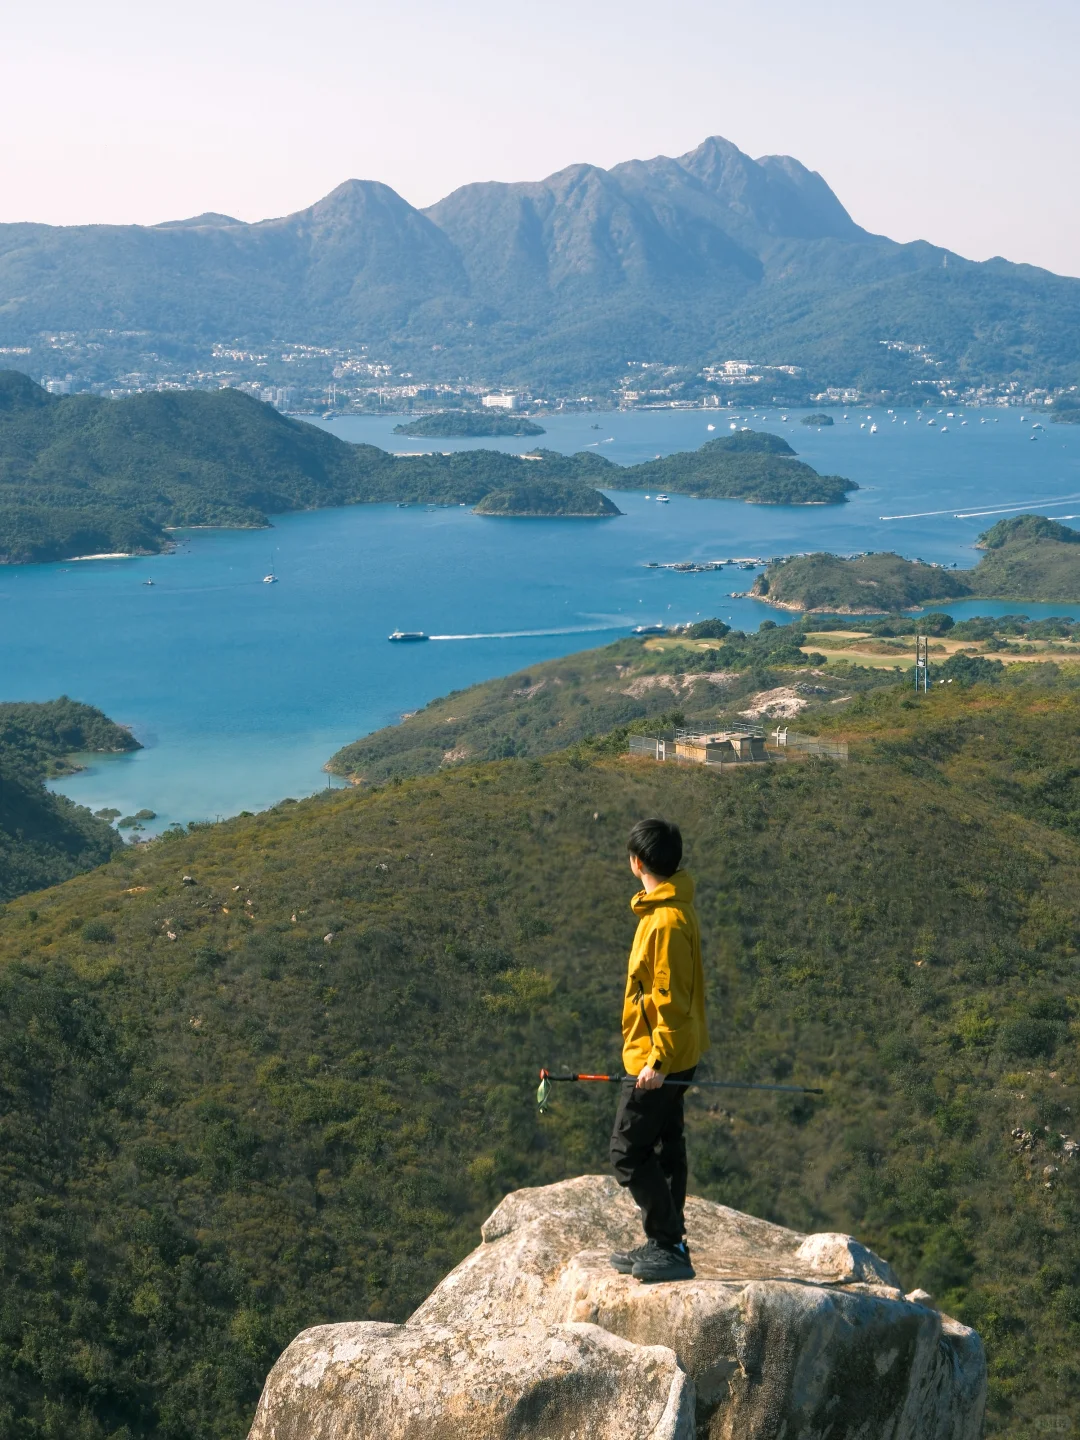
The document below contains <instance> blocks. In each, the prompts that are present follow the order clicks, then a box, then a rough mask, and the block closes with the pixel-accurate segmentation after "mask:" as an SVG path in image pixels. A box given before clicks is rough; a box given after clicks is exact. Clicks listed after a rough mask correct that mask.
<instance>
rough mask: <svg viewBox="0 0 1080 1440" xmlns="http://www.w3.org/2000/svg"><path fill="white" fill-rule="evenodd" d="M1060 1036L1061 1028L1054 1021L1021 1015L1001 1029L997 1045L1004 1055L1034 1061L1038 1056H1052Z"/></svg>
mask: <svg viewBox="0 0 1080 1440" xmlns="http://www.w3.org/2000/svg"><path fill="white" fill-rule="evenodd" d="M1060 1036H1061V1027H1060V1026H1059V1025H1058V1024H1057V1023H1056V1022H1055V1021H1053V1020H1042V1019H1039V1018H1038V1017H1037V1016H1035V1015H1022V1016H1020V1017H1019V1018H1018V1019H1016V1020H1009V1021H1007V1022H1006V1024H1004V1025H1003V1026H1002V1027H1001V1038H1000V1041H999V1043H1000V1045H1001V1050H1002V1053H1003V1054H1005V1055H1016V1056H1018V1057H1023V1058H1024V1059H1034V1058H1035V1057H1036V1056H1039V1055H1043V1056H1045V1055H1052V1054H1053V1053H1054V1051H1055V1049H1056V1048H1057V1043H1058V1040H1059V1039H1060Z"/></svg>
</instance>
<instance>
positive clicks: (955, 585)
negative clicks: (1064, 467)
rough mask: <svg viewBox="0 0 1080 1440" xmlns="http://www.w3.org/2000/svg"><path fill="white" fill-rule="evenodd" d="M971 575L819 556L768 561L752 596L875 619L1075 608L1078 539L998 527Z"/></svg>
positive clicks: (982, 545) (1054, 531) (1031, 527)
mask: <svg viewBox="0 0 1080 1440" xmlns="http://www.w3.org/2000/svg"><path fill="white" fill-rule="evenodd" d="M977 547H978V548H979V549H980V550H982V551H984V554H983V556H982V558H981V559H980V561H979V563H978V564H977V565H976V566H975V567H974V568H973V569H971V570H955V569H946V568H945V567H944V566H940V565H928V564H926V563H925V562H924V561H922V560H906V559H904V557H903V556H901V555H897V554H894V553H893V552H892V551H885V552H883V553H878V554H867V555H855V556H851V557H845V556H842V555H830V554H827V553H819V554H814V555H795V556H792V557H791V558H789V559H784V560H777V561H773V562H772V563H771V564H770V565H768V566H767V567H766V569H765V571H764V573H763V574H761V575H759V576H758V578H757V580H756V581H755V582H754V587H753V589H752V590H751V592H750V593H751V594H752V595H754V596H756V597H758V598H759V599H762V600H767V601H768V602H769V604H771V605H776V606H778V607H779V608H780V609H782V610H795V611H799V612H807V613H812V614H813V613H817V614H832V615H881V614H885V613H888V612H890V611H898V610H910V609H917V608H918V607H919V606H922V605H925V604H928V603H934V602H939V601H947V600H961V599H968V598H972V599H974V598H978V599H984V600H1020V601H1028V602H1030V603H1048V604H1054V603H1058V602H1063V603H1068V604H1074V603H1077V602H1080V531H1078V530H1073V529H1071V528H1070V527H1069V526H1067V525H1061V524H1059V523H1058V522H1057V521H1056V520H1048V519H1046V518H1045V516H1042V515H1018V516H1016V517H1015V518H1012V519H1008V520H999V521H998V522H997V524H996V525H994V526H993V527H992V528H991V529H990V530H987V531H985V532H984V533H983V534H982V535H980V536H979V539H978V541H977Z"/></svg>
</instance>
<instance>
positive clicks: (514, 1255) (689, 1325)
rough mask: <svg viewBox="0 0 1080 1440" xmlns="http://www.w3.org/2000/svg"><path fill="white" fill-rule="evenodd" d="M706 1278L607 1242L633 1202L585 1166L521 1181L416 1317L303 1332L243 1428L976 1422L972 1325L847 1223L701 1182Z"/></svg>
mask: <svg viewBox="0 0 1080 1440" xmlns="http://www.w3.org/2000/svg"><path fill="white" fill-rule="evenodd" d="M686 1219H687V1234H688V1240H689V1243H690V1248H691V1252H692V1255H693V1261H694V1267H695V1269H696V1271H697V1278H696V1279H695V1280H692V1281H684V1282H681V1283H679V1284H664V1285H642V1284H641V1283H640V1282H639V1281H636V1280H634V1279H632V1278H631V1277H629V1276H624V1275H619V1274H618V1273H617V1272H616V1271H614V1270H612V1269H611V1267H610V1265H609V1264H608V1260H607V1256H608V1253H609V1251H611V1250H612V1249H623V1248H626V1247H627V1246H630V1245H634V1244H638V1243H640V1239H641V1232H640V1224H639V1218H638V1214H637V1210H636V1209H635V1207H634V1204H633V1202H632V1201H631V1199H630V1198H629V1196H628V1195H627V1193H626V1192H625V1191H623V1190H621V1189H620V1188H619V1187H618V1186H617V1185H616V1184H615V1182H614V1181H613V1180H611V1179H609V1178H607V1177H605V1176H598V1175H586V1176H582V1177H581V1178H580V1179H577V1180H568V1181H564V1182H563V1183H562V1184H558V1185H548V1186H544V1187H542V1188H539V1189H533V1190H518V1191H515V1192H514V1193H513V1194H511V1195H508V1196H506V1198H505V1199H504V1200H503V1201H502V1203H501V1204H500V1205H499V1206H498V1207H497V1209H496V1210H495V1211H494V1213H493V1214H492V1215H491V1217H490V1218H489V1219H488V1221H487V1222H486V1223H485V1225H484V1226H483V1232H482V1233H483V1244H481V1245H480V1246H479V1248H478V1249H476V1250H474V1251H473V1253H472V1254H471V1255H469V1256H467V1257H466V1259H465V1260H463V1261H462V1263H461V1264H460V1265H459V1266H458V1267H457V1268H456V1269H455V1270H453V1271H451V1273H450V1274H449V1275H447V1276H446V1278H445V1279H444V1280H443V1281H442V1282H441V1284H440V1285H438V1286H437V1287H436V1289H435V1290H434V1291H432V1293H431V1295H430V1296H429V1297H428V1298H427V1300H425V1301H424V1303H423V1304H422V1305H421V1306H420V1308H419V1309H418V1310H417V1311H416V1312H415V1314H414V1315H412V1316H411V1317H410V1319H409V1320H408V1321H407V1322H406V1323H405V1324H404V1325H376V1324H352V1325H326V1326H321V1327H319V1328H318V1329H315V1330H307V1331H305V1332H304V1333H303V1334H302V1335H300V1336H299V1337H298V1338H297V1339H296V1340H294V1341H293V1343H292V1344H291V1345H290V1346H289V1348H288V1350H286V1352H285V1354H284V1355H283V1356H282V1357H281V1359H280V1360H279V1361H278V1363H277V1365H276V1366H275V1367H274V1369H273V1370H272V1372H271V1374H270V1376H269V1378H268V1379H267V1382H266V1388H265V1390H264V1391H263V1396H262V1400H261V1401H260V1404H259V1410H258V1413H257V1415H256V1419H255V1424H254V1427H253V1428H252V1431H251V1437H250V1440H367V1437H371V1440H375V1437H378V1440H443V1437H447V1440H449V1437H454V1440H511V1437H513V1440H533V1437H535V1440H541V1437H544V1440H571V1437H574V1440H592V1437H596V1440H616V1437H618V1440H624V1437H625V1440H638V1437H641V1440H646V1437H648V1440H690V1437H692V1436H697V1437H710V1440H736V1437H737V1440H784V1437H793V1436H797V1437H800V1440H825V1437H828V1440H978V1436H979V1434H980V1431H981V1426H982V1412H983V1405H984V1400H985V1389H986V1365H985V1359H984V1355H983V1350H982V1345H981V1342H980V1341H979V1337H978V1336H977V1335H976V1334H975V1333H974V1331H972V1330H969V1329H967V1328H966V1327H965V1326H963V1325H960V1324H958V1323H957V1322H956V1321H955V1320H950V1319H949V1318H948V1317H947V1316H944V1315H941V1314H939V1313H938V1311H937V1310H935V1309H934V1308H933V1307H932V1306H931V1305H929V1304H926V1303H922V1301H921V1300H920V1299H919V1298H918V1296H916V1295H913V1296H912V1298H910V1299H909V1298H907V1297H905V1295H904V1292H903V1290H902V1288H901V1286H900V1283H899V1281H898V1280H897V1277H896V1276H895V1274H894V1273H893V1271H892V1269H891V1267H890V1266H889V1265H888V1264H887V1263H886V1262H885V1261H884V1260H881V1259H880V1258H879V1257H878V1256H877V1255H875V1254H874V1253H873V1252H872V1251H870V1250H868V1249H866V1247H865V1246H863V1245H861V1244H859V1242H858V1241H857V1240H854V1239H853V1238H852V1237H851V1236H849V1235H835V1234H820V1235H800V1234H797V1233H796V1232H795V1231H792V1230H786V1229H784V1228H783V1227H782V1226H779V1225H770V1224H768V1223H767V1222H766V1221H763V1220H757V1219H754V1218H753V1217H752V1216H749V1215H742V1214H740V1213H739V1212H738V1211H736V1210H730V1209H728V1208H727V1207H726V1206H723V1205H714V1204H712V1203H710V1202H709V1201H705V1200H699V1199H695V1198H693V1197H691V1198H690V1199H689V1200H688V1202H687V1209H686Z"/></svg>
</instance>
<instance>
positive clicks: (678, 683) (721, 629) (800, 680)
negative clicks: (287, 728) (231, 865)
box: [328, 620, 891, 781]
mask: <svg viewBox="0 0 1080 1440" xmlns="http://www.w3.org/2000/svg"><path fill="white" fill-rule="evenodd" d="M805 639H806V635H805V628H804V627H803V626H802V625H800V624H796V625H782V626H781V625H776V624H774V623H773V622H772V621H768V620H767V621H765V623H764V624H763V626H762V628H761V629H760V630H759V631H758V632H757V634H754V635H747V634H744V633H743V632H742V631H741V630H734V631H733V630H730V629H729V627H728V626H727V625H725V624H724V623H723V622H722V621H719V620H706V621H702V622H701V623H700V624H698V625H696V626H694V627H692V629H691V631H690V632H689V633H684V634H682V635H679V636H674V635H673V636H666V637H664V638H662V639H661V638H658V637H651V638H649V639H647V640H641V639H638V638H637V637H633V638H627V639H625V640H618V641H616V642H615V644H614V645H605V646H603V647H601V648H600V649H597V650H584V651H582V652H580V653H579V654H577V655H567V656H562V657H560V658H559V659H556V660H546V661H544V662H543V663H541V664H539V665H533V666H530V668H529V670H528V671H521V672H519V673H518V674H516V675H508V676H505V677H501V678H499V679H498V680H486V681H483V682H482V683H481V684H479V685H471V686H469V688H468V689H466V690H457V691H454V692H453V693H452V694H450V695H446V696H440V697H439V699H437V700H432V701H431V703H430V704H429V705H425V706H424V708H423V709H422V710H418V711H417V712H416V713H415V714H414V715H410V716H409V717H408V718H407V719H406V720H403V721H402V723H401V724H400V725H389V726H387V727H386V728H385V729H383V730H376V731H375V732H374V733H373V734H370V735H364V736H362V737H361V738H360V739H359V740H354V741H353V742H352V743H351V744H349V745H346V746H344V747H343V748H342V749H341V750H339V751H338V752H337V754H336V755H335V756H334V757H333V759H332V760H331V761H330V763H329V767H328V768H329V769H330V770H332V771H333V772H334V773H335V774H338V775H348V776H350V777H351V778H352V779H354V780H357V781H361V780H366V781H372V780H375V781H378V780H386V779H391V778H405V777H407V776H413V775H429V774H432V773H434V772H435V771H436V770H438V769H440V768H441V767H442V766H444V765H448V764H458V763H460V762H462V761H465V760H500V759H508V758H510V757H516V758H518V759H523V758H526V757H534V756H539V755H548V754H551V753H552V752H553V751H555V750H561V749H564V748H565V747H566V746H567V745H570V744H574V743H576V742H578V741H581V740H588V741H590V742H594V741H595V742H597V743H600V741H601V739H602V737H609V736H610V732H612V731H619V732H622V731H623V730H625V729H626V727H631V726H637V727H638V728H647V727H648V723H649V722H652V723H654V724H657V723H659V724H661V725H664V724H667V723H669V722H670V723H676V717H678V723H685V724H687V725H701V726H704V727H713V726H716V725H717V724H719V723H721V721H723V720H725V719H726V720H727V721H728V722H729V723H731V724H740V723H741V724H745V721H740V719H739V711H740V708H741V707H745V706H746V705H747V703H748V701H749V697H750V696H751V695H753V694H754V693H755V692H757V691H762V690H766V689H768V688H769V687H770V686H776V685H781V684H788V685H794V686H795V687H796V688H797V691H798V692H799V694H800V698H802V699H804V700H805V701H806V702H807V703H808V704H811V705H815V704H816V705H826V706H827V705H828V703H829V702H830V701H831V700H834V699H835V698H836V697H837V696H839V695H847V696H850V695H851V694H852V692H853V690H858V689H861V688H863V687H869V686H873V685H875V684H881V683H882V677H880V676H875V675H874V674H872V673H871V672H869V671H865V670H864V671H862V673H861V674H852V673H851V672H850V670H849V669H848V667H844V675H843V678H841V679H834V678H831V677H828V676H823V675H821V674H820V672H815V674H814V675H813V676H811V675H810V674H809V673H808V672H809V670H810V668H811V659H810V655H811V654H813V653H815V652H813V651H810V652H809V653H804V651H803V650H802V649H801V648H800V647H801V646H802V645H803V644H804V642H805ZM823 658H824V657H823V656H821V655H818V659H819V660H820V659H823ZM890 678H891V677H890ZM617 740H618V742H619V743H621V740H622V735H621V733H620V734H619V735H618V736H617ZM603 743H604V744H607V743H608V740H606V739H605V740H603Z"/></svg>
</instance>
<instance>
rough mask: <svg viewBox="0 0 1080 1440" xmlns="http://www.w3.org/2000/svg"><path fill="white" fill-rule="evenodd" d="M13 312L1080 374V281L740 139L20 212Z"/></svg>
mask: <svg viewBox="0 0 1080 1440" xmlns="http://www.w3.org/2000/svg"><path fill="white" fill-rule="evenodd" d="M181 276H182V277H183V280H182V283H181V282H180V281H178V279H177V277H181ZM0 313H2V314H3V316H4V334H5V337H6V343H8V344H20V345H25V344H31V345H37V344H39V343H40V337H41V335H42V333H43V332H45V333H48V332H55V331H65V332H78V333H80V334H82V335H85V336H89V335H90V334H91V332H93V333H94V334H96V335H98V336H100V335H103V334H104V335H107V336H108V337H109V339H110V343H115V341H116V337H117V336H118V335H119V334H123V333H127V334H131V333H132V332H139V331H141V332H144V334H145V337H146V338H145V340H142V339H141V340H140V341H139V342H138V344H139V346H141V347H143V348H150V347H153V348H154V349H155V351H165V350H168V349H169V348H170V347H172V346H174V345H175V346H180V347H184V346H188V345H196V346H199V347H201V350H202V352H203V353H205V350H206V349H207V348H208V347H209V343H210V342H211V341H212V340H213V339H224V338H226V337H242V343H244V344H246V345H249V346H251V345H260V346H262V345H265V346H266V347H267V348H268V349H269V348H270V347H272V346H273V345H274V344H275V343H281V342H286V341H293V340H296V341H303V342H304V343H306V344H309V345H322V346H325V345H331V344H339V343H346V344H350V345H359V344H361V343H362V344H363V345H364V346H365V347H376V346H377V347H379V349H380V350H382V351H383V353H385V354H387V355H390V356H392V357H393V359H394V361H395V369H402V370H405V369H407V370H409V371H411V372H414V373H422V374H423V375H424V376H425V377H430V378H432V379H448V380H456V379H457V378H458V377H459V376H461V375H463V374H468V375H470V376H472V377H474V378H476V379H479V378H481V377H495V376H498V377H499V380H500V383H503V382H505V383H508V384H510V383H513V384H521V385H528V386H530V387H533V388H535V389H537V390H538V391H557V392H558V393H562V394H566V393H579V387H581V386H588V387H590V388H593V387H603V388H605V389H607V388H611V387H616V386H618V385H619V384H620V382H621V381H623V380H624V379H625V377H626V374H627V370H626V361H627V357H628V356H642V357H647V362H648V363H652V364H655V363H660V364H663V365H669V366H673V367H681V368H682V369H683V370H684V371H687V372H689V373H690V374H696V373H698V372H700V371H701V369H702V367H703V366H705V365H707V364H709V363H715V362H723V361H725V360H728V359H731V358H734V357H744V358H749V359H751V360H753V361H755V362H758V363H761V364H767V365H771V366H773V367H774V369H773V370H772V371H770V372H768V374H767V380H768V383H769V388H770V390H778V389H779V390H782V391H783V392H784V393H785V394H788V393H790V394H793V395H798V397H799V402H798V403H802V401H803V400H804V399H805V398H806V397H807V396H808V395H812V394H814V393H816V392H817V391H819V390H821V389H823V388H824V387H825V386H826V385H843V386H857V387H861V388H862V389H864V390H881V389H887V390H890V391H891V392H893V393H894V394H896V393H899V392H907V393H910V394H914V395H918V394H924V395H925V394H926V393H928V392H927V390H926V389H925V388H924V387H926V386H927V385H928V384H929V385H930V386H931V388H930V391H929V393H931V394H936V393H937V390H938V388H939V386H940V384H941V377H942V376H947V377H949V378H950V379H952V380H953V382H954V383H956V382H958V381H959V382H960V383H962V384H963V385H979V384H990V385H997V386H1001V385H1004V384H1007V383H1009V382H1012V381H1016V382H1017V383H1018V384H1019V385H1020V386H1021V387H1022V389H1025V390H1026V389H1027V388H1029V387H1031V386H1035V385H1038V386H1042V387H1048V388H1053V387H1055V386H1064V387H1067V386H1070V385H1075V384H1076V383H1077V382H1078V379H1080V373H1078V362H1077V358H1076V354H1075V347H1074V346H1073V345H1072V343H1071V340H1070V336H1072V335H1073V334H1075V332H1076V329H1077V325H1078V323H1080V281H1078V280H1076V279H1071V278H1067V277H1062V276H1058V275H1053V274H1051V273H1049V272H1048V271H1045V270H1040V269H1038V268H1036V267H1034V266H1031V265H1018V264H1011V263H1010V262H1008V261H1006V260H1003V259H1000V258H995V259H991V260H987V261H985V262H974V261H970V260H967V259H965V258H964V257H963V256H961V255H958V254H956V253H955V252H953V251H950V250H947V249H944V248H942V247H941V246H938V245H933V244H929V243H927V242H926V241H921V240H919V241H914V242H911V243H909V244H898V243H897V242H895V241H893V240H890V239H888V238H887V237H886V236H882V235H874V234H871V233H870V232H869V231H867V230H866V229H864V228H863V227H862V226H860V225H859V224H858V223H857V221H856V220H855V219H853V218H852V216H851V215H850V214H849V213H848V212H847V210H846V209H845V208H844V205H843V204H842V203H841V201H840V199H839V198H838V197H837V196H836V195H835V194H834V193H833V191H832V190H831V189H830V188H829V185H828V183H827V182H826V180H825V179H824V178H823V177H822V176H821V175H819V174H817V173H816V172H814V171H811V170H809V169H807V167H806V166H804V165H803V164H801V163H800V162H799V161H798V160H797V159H795V158H794V157H792V156H789V155H767V156H762V157H760V158H757V159H755V158H752V157H751V156H749V155H747V154H745V153H744V152H742V151H741V150H739V149H738V147H737V146H735V145H733V144H731V142H730V141H727V140H725V139H723V138H722V137H721V136H711V137H709V138H708V139H706V140H704V141H703V142H702V143H701V144H700V145H698V146H697V147H696V148H694V149H693V150H690V151H688V152H687V153H685V154H683V155H680V156H677V157H669V156H654V157H652V158H651V159H644V160H628V161H626V162H624V163H622V164H618V165H615V166H613V167H611V168H610V169H603V168H602V167H600V166H597V165H592V164H587V163H582V164H575V165H570V166H568V167H566V168H565V169H563V170H560V171H558V172H557V173H555V174H553V175H549V176H547V177H546V178H544V179H541V180H528V181H522V182H518V183H511V184H500V183H478V184H470V185H465V186H462V187H461V188H460V189H458V190H455V191H454V192H453V193H452V194H450V195H448V196H446V197H445V198H444V199H442V200H440V201H439V202H438V203H437V204H435V205H432V206H430V207H428V208H427V209H426V210H418V209H416V208H415V207H414V206H412V205H410V204H409V203H408V202H407V201H406V200H404V199H403V198H402V197H401V196H400V195H398V194H397V193H396V192H395V191H394V190H392V189H391V188H390V187H389V186H387V185H384V184H381V183H380V182H378V181H376V180H365V179H350V180H346V181H345V182H344V183H343V184H341V185H339V186H338V187H337V188H336V189H335V190H333V191H331V193H330V194H328V195H326V196H324V197H323V198H322V199H320V200H318V201H316V202H315V203H314V204H313V205H310V206H308V207H306V208H305V209H303V210H300V211H297V212H296V213H295V214H292V215H286V216H282V217H277V218H274V219H267V220H263V221H259V222H257V223H255V224H247V223H243V222H240V221H237V220H235V219H233V218H231V217H229V216H223V215H215V214H203V215H200V216H197V217H194V218H193V219H189V220H185V221H181V222H174V223H172V224H164V225H156V226H138V225H73V226H64V227H53V226H48V225H39V224H6V225H2V226H0ZM883 342H889V343H883ZM234 343H236V342H235V341H234ZM44 353H48V352H47V351H46V352H44ZM927 358H932V360H933V362H934V366H935V369H934V378H933V379H931V380H928V377H927V368H926V360H927ZM780 367H788V368H787V369H782V368H780ZM793 369H794V372H795V373H792V370H793Z"/></svg>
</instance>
